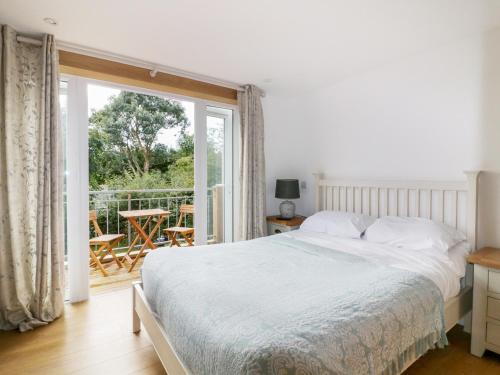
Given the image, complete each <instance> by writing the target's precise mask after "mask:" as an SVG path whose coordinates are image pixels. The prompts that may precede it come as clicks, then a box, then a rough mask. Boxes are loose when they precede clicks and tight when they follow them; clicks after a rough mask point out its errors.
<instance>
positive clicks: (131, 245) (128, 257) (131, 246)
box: [123, 216, 153, 263]
mask: <svg viewBox="0 0 500 375" xmlns="http://www.w3.org/2000/svg"><path fill="white" fill-rule="evenodd" d="M152 219H153V217H152V216H150V217H148V219H147V220H146V222H145V223H144V225H143V226H142V228H141V227H140V226H139V224H138V223H137V221H136V220H135V218H133V217H131V218H128V221H129V222H130V224H132V226H133V227H134V228H136V227H139V228H141V230H142V232H144V229H146V227H147V226H148V224H149V223H150V222H151V220H152ZM132 221H133V222H132ZM134 223H135V224H134ZM136 231H137V230H136ZM141 237H142V236H141V235H140V234H139V232H138V233H137V235H136V236H135V238H134V240H133V241H132V243H131V244H130V246H129V247H128V249H127V252H126V253H125V254H124V255H123V259H124V260H126V261H127V262H129V263H132V262H133V261H134V260H133V259H132V257H131V256H130V253H131V252H132V250H134V247H135V244H136V243H137V241H138V240H139V238H141ZM143 239H144V238H143Z"/></svg>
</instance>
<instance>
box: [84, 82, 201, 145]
mask: <svg viewBox="0 0 500 375" xmlns="http://www.w3.org/2000/svg"><path fill="white" fill-rule="evenodd" d="M120 91H121V90H119V89H116V88H112V87H108V86H101V85H96V84H89V85H88V88H87V92H88V114H89V116H90V115H91V114H92V112H93V111H98V110H100V109H102V108H103V107H104V106H105V105H106V104H107V103H108V102H109V99H110V98H111V97H112V96H116V95H118V94H119V93H120ZM178 102H179V103H181V104H182V106H183V107H184V109H185V112H186V117H187V118H188V120H189V124H190V126H189V127H188V129H187V133H189V134H193V132H194V126H193V125H194V103H193V102H189V101H181V100H178ZM177 132H178V130H177V129H167V130H163V131H162V132H160V134H159V137H158V141H159V142H160V143H163V144H165V145H167V146H169V147H176V146H177V138H178V137H177Z"/></svg>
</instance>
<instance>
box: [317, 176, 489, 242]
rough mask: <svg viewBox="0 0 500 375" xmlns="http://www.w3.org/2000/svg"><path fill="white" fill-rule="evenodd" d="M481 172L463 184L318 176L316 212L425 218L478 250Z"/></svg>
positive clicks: (467, 178)
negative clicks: (459, 234) (452, 230)
mask: <svg viewBox="0 0 500 375" xmlns="http://www.w3.org/2000/svg"><path fill="white" fill-rule="evenodd" d="M479 173H480V172H479V171H472V172H465V175H466V176H467V177H466V179H464V181H384V180H378V181H377V180H375V181H373V180H351V179H337V178H325V176H324V175H323V174H322V173H315V174H314V175H315V177H316V203H315V210H316V212H317V211H321V210H340V211H348V212H358V213H364V214H367V215H371V216H375V217H380V216H411V217H424V218H428V219H432V220H436V221H440V222H443V223H446V224H448V225H450V226H452V227H455V228H458V229H460V230H461V231H463V232H464V233H465V234H466V235H467V240H468V241H469V243H470V244H471V245H472V246H473V248H474V249H476V246H477V242H476V234H477V228H476V226H477V181H478V176H479Z"/></svg>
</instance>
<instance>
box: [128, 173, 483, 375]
mask: <svg viewBox="0 0 500 375" xmlns="http://www.w3.org/2000/svg"><path fill="white" fill-rule="evenodd" d="M466 175H467V179H466V180H465V181H459V182H431V181H424V182H422V181H403V182H389V181H357V180H339V179H328V178H324V176H323V175H321V174H318V175H317V176H316V204H315V206H316V210H317V211H320V210H325V209H326V210H339V211H347V212H363V213H366V214H368V215H371V216H376V217H380V216H388V215H391V216H412V217H427V218H431V219H433V220H436V221H440V222H444V223H447V224H448V225H450V226H453V227H455V228H458V229H461V230H462V231H463V232H464V233H466V234H467V240H468V242H469V243H470V244H472V245H473V246H475V241H476V239H475V237H476V221H477V220H476V216H477V215H476V211H477V208H476V207H477V176H478V173H477V172H469V173H467V174H466ZM369 252H371V253H374V252H376V253H377V254H378V258H377V257H376V258H377V259H378V260H376V259H375V260H374V259H370V261H367V260H366V259H367V257H366V256H364V254H366V253H369ZM370 257H371V258H373V257H372V256H371V255H370ZM419 262H420V263H422V264H423V266H422V267H421V270H420V271H418V270H417V272H407V270H405V267H414V264H417V263H419ZM440 267H441V266H440V265H437V266H433V265H432V261H429V262H427V261H426V262H424V261H423V258H422V259H417V258H415V259H409V258H408V257H407V256H404V257H401V256H399V255H398V254H395V253H394V251H393V249H387V248H385V247H384V246H377V247H376V248H374V247H373V245H370V246H367V245H366V242H365V243H363V242H362V240H352V239H350V240H348V239H338V240H334V239H332V238H331V237H324V238H322V237H321V236H318V235H317V234H312V233H308V232H307V231H299V232H296V233H295V232H294V233H290V234H287V235H278V236H270V237H266V238H263V239H258V240H254V241H246V242H240V243H235V244H227V245H221V246H219V245H212V246H203V247H198V248H191V249H174V250H172V249H170V250H164V251H162V250H160V251H157V252H154V253H151V254H150V255H148V258H147V259H146V262H145V264H144V268H143V280H142V282H141V283H136V284H134V286H133V331H134V332H139V331H140V328H141V322H142V324H143V325H144V327H145V328H146V330H147V332H148V334H149V336H150V337H151V340H152V342H153V345H154V347H155V349H156V351H157V353H158V355H159V357H160V359H161V361H162V363H163V365H164V367H165V369H166V370H167V372H168V373H169V374H170V375H175V374H189V373H196V374H198V373H218V374H223V373H228V374H230V373H251V374H261V373H287V372H286V371H287V370H286V369H294V371H297V372H298V373H304V374H307V373H339V374H341V373H360V374H364V373H387V374H397V373H401V372H402V371H404V370H405V369H406V368H407V367H408V366H409V365H411V363H413V362H414V361H415V360H416V359H417V358H418V357H419V356H421V355H422V354H424V353H425V352H426V351H427V350H428V349H430V348H433V347H435V346H443V345H445V344H446V336H445V335H444V332H445V331H448V330H449V329H450V328H452V327H453V326H454V325H455V324H457V323H458V322H459V321H460V320H462V322H463V324H464V326H465V329H466V330H468V329H470V311H471V305H472V292H471V281H472V280H471V274H470V270H469V271H468V272H467V274H466V275H465V278H464V279H463V280H462V285H461V286H460V283H459V280H453V278H451V277H450V278H447V277H442V279H443V280H444V282H442V281H440V280H439V278H440V277H441V276H443V273H444V271H442V269H441V271H440ZM412 271H414V270H413V269H412ZM447 280H451V282H447ZM332 311H333V312H335V313H332ZM332 353H334V354H335V355H332ZM280 371H282V372H280ZM301 371H302V372H301Z"/></svg>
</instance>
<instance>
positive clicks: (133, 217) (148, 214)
mask: <svg viewBox="0 0 500 375" xmlns="http://www.w3.org/2000/svg"><path fill="white" fill-rule="evenodd" d="M119 213H120V216H121V217H123V218H125V219H127V220H128V221H129V223H130V224H131V225H132V227H134V229H135V231H136V232H137V235H136V237H135V238H134V240H133V241H132V242H131V244H130V246H129V248H128V249H127V252H126V253H125V255H124V256H123V259H124V260H127V261H128V262H129V263H130V268H129V270H128V272H131V271H132V270H133V269H134V267H135V265H136V263H137V262H138V261H139V259H140V257H141V256H142V254H143V253H144V251H145V250H146V248H149V249H151V250H154V249H156V245H155V244H154V243H153V241H152V239H153V237H154V236H155V234H156V233H157V232H158V230H159V229H160V226H161V223H162V222H163V221H164V220H165V219H166V218H167V217H168V215H170V211H165V210H163V209H161V208H153V209H148V210H133V211H120V212H119ZM141 218H147V219H146V222H145V223H144V225H142V226H141V225H140V224H139V223H138V222H137V220H138V219H141ZM154 218H157V222H156V225H155V226H154V227H153V229H152V230H151V232H149V235H148V234H146V229H147V228H148V226H149V223H151V221H152V220H153V219H154ZM139 239H142V240H144V243H143V244H142V246H141V248H140V250H139V252H138V253H137V255H136V256H135V258H134V259H132V257H131V256H130V255H131V254H130V253H131V252H132V250H133V249H134V247H135V244H136V243H137V241H139Z"/></svg>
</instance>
